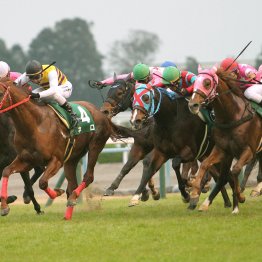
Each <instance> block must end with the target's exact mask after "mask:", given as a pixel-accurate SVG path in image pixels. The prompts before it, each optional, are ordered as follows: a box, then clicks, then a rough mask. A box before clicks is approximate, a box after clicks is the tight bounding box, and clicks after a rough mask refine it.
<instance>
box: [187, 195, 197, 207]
mask: <svg viewBox="0 0 262 262" xmlns="http://www.w3.org/2000/svg"><path fill="white" fill-rule="evenodd" d="M198 201H199V196H197V197H194V198H192V197H191V198H190V201H189V206H188V209H190V210H194V209H195V208H196V206H197V203H198Z"/></svg>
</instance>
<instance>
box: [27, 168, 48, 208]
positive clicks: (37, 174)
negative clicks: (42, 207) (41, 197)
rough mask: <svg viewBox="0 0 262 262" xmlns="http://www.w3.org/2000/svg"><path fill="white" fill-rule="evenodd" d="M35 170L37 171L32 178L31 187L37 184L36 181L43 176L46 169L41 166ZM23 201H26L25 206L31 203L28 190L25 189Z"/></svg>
mask: <svg viewBox="0 0 262 262" xmlns="http://www.w3.org/2000/svg"><path fill="white" fill-rule="evenodd" d="M34 170H35V173H34V174H33V175H32V177H31V179H30V184H31V185H33V184H34V183H35V182H36V180H37V179H38V178H39V177H40V176H41V175H42V174H43V172H44V170H45V167H40V166H39V167H35V168H34ZM23 199H24V203H25V204H29V203H30V201H31V198H30V196H29V193H28V192H27V190H26V188H25V190H24V193H23Z"/></svg>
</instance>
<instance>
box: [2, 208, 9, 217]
mask: <svg viewBox="0 0 262 262" xmlns="http://www.w3.org/2000/svg"><path fill="white" fill-rule="evenodd" d="M9 211H10V208H9V207H6V208H3V209H1V216H7V215H8V214H9Z"/></svg>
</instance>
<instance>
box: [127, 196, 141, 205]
mask: <svg viewBox="0 0 262 262" xmlns="http://www.w3.org/2000/svg"><path fill="white" fill-rule="evenodd" d="M139 200H140V196H139V195H134V196H133V197H132V199H131V200H130V202H129V204H128V206H129V207H134V206H137V205H139Z"/></svg>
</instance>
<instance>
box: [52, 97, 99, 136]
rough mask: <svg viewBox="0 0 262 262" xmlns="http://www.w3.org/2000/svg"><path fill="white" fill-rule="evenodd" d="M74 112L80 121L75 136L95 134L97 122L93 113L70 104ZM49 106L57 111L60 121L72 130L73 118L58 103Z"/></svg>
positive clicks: (77, 105)
mask: <svg viewBox="0 0 262 262" xmlns="http://www.w3.org/2000/svg"><path fill="white" fill-rule="evenodd" d="M70 105H71V107H72V109H73V112H74V113H75V114H76V115H77V117H78V118H79V119H80V121H79V123H78V126H77V128H75V130H74V131H73V135H75V136H76V135H80V134H82V133H88V132H94V131H95V122H94V119H93V116H92V115H91V113H90V112H89V111H88V110H87V109H86V108H85V107H83V106H81V105H79V104H74V103H71V102H70ZM49 106H50V107H51V108H52V109H53V110H54V111H55V113H56V114H57V116H58V117H59V118H60V120H61V121H62V122H63V123H64V125H65V126H66V127H67V128H68V129H70V123H71V116H70V114H69V113H68V112H67V111H66V110H65V109H63V108H62V107H61V106H59V104H57V103H50V104H49Z"/></svg>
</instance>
